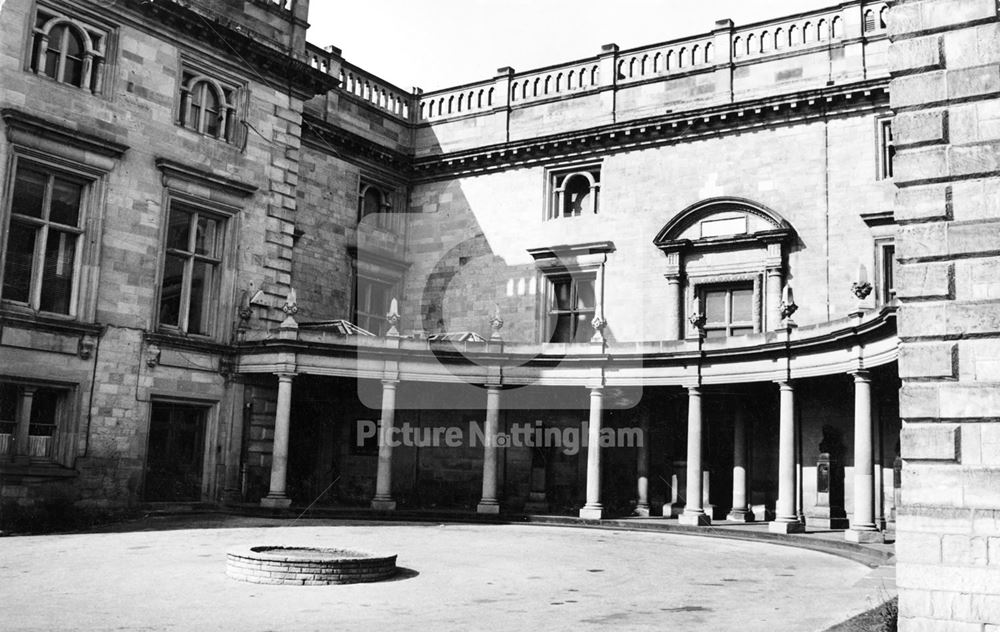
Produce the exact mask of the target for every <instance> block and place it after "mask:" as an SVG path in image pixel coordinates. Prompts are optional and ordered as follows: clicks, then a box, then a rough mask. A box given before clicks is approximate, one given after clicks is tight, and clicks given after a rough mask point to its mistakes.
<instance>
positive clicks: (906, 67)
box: [888, 35, 944, 72]
mask: <svg viewBox="0 0 1000 632" xmlns="http://www.w3.org/2000/svg"><path fill="white" fill-rule="evenodd" d="M888 59H889V72H913V71H915V70H937V69H940V68H944V55H943V45H942V41H941V36H940V35H930V36H928V37H915V38H913V39H908V40H902V41H900V42H897V43H896V45H894V46H892V47H891V48H890V49H889V55H888Z"/></svg>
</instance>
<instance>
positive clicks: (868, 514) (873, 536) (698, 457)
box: [261, 370, 881, 542]
mask: <svg viewBox="0 0 1000 632" xmlns="http://www.w3.org/2000/svg"><path fill="white" fill-rule="evenodd" d="M851 375H852V376H853V378H854V512H853V515H852V519H851V523H850V529H848V531H847V532H846V536H845V537H846V538H847V539H848V540H850V541H853V542H868V541H875V540H877V539H879V538H880V537H881V534H880V532H879V531H878V526H877V525H876V522H875V497H876V495H875V481H876V477H875V461H874V457H873V432H874V426H873V423H872V388H871V374H870V373H869V372H868V371H866V370H857V371H853V372H852V373H851ZM293 377H294V376H293V375H291V374H286V373H280V374H277V378H278V402H277V412H276V415H275V428H274V446H273V454H272V461H271V479H270V489H269V492H268V494H267V496H266V497H265V498H263V499H262V500H261V504H262V505H264V506H269V507H287V506H288V505H289V504H290V502H291V501H290V500H289V498H288V496H287V494H286V488H285V485H286V478H287V469H288V436H289V423H290V419H291V414H290V413H291V401H292V397H291V396H292V380H293ZM775 384H776V386H777V389H778V401H779V413H778V497H777V502H776V504H775V517H774V520H773V521H771V522H770V524H769V527H768V528H769V530H770V531H772V532H775V533H796V532H801V531H803V529H804V526H805V525H804V524H803V522H802V518H801V516H800V514H799V513H798V502H797V500H798V498H797V494H798V491H797V490H798V484H797V480H796V476H797V471H798V466H797V462H796V454H797V450H796V433H797V428H796V425H797V421H796V414H795V411H796V408H795V384H794V382H793V381H792V380H780V381H777V382H776V383H775ZM397 386H398V381H396V380H383V381H382V411H381V422H380V430H381V432H383V433H386V432H389V433H391V432H392V428H393V424H394V419H395V410H396V389H397ZM485 390H486V425H485V436H486V442H485V444H484V446H483V475H482V481H483V485H482V496H481V500H480V502H479V504H478V506H477V511H478V512H480V513H499V511H500V499H499V498H498V493H497V479H498V477H497V467H498V452H497V451H498V446H497V445H496V442H495V441H494V440H493V439H494V438H495V437H496V436H497V432H498V430H499V415H500V410H501V393H502V388H501V387H500V386H499V385H487V386H486V389H485ZM588 390H589V395H590V408H589V427H588V432H589V436H588V439H589V444H588V446H589V447H588V448H587V450H586V452H587V485H586V502H585V504H584V506H583V508H581V509H580V517H581V518H586V519H594V520H599V519H601V518H602V517H603V514H604V508H603V505H602V504H601V449H600V445H601V440H600V437H601V428H602V420H603V411H604V387H603V385H594V386H590V387H588ZM687 398H688V406H687V411H688V414H687V481H686V498H685V506H684V510H683V512H682V513H681V514H680V516H679V517H678V521H679V523H680V524H683V525H690V526H703V525H709V524H711V522H712V517H711V516H710V515H708V514H707V513H706V511H705V507H704V502H705V494H704V487H703V486H704V478H703V475H702V474H703V466H702V459H703V453H704V440H703V414H702V398H703V393H702V388H701V387H700V386H689V387H688V388H687ZM640 421H641V423H642V424H643V427H644V430H646V429H648V425H649V421H648V416H647V415H645V414H644V415H643V417H642V418H641V419H640ZM383 436H388V435H383ZM746 444H747V429H746V419H745V417H744V414H743V411H742V410H741V409H740V408H739V407H737V408H736V409H735V411H734V423H733V471H732V476H733V493H732V508H731V510H730V512H729V514H728V516H727V519H728V520H732V521H740V522H746V521H751V520H753V514H752V512H751V509H750V506H749V504H748V490H747V473H746V468H747V452H746ZM647 449H648V447H643V448H641V449H640V452H639V454H640V456H639V460H638V463H637V465H638V467H637V471H638V481H637V490H636V492H637V499H638V500H637V506H638V509H639V513H640V514H642V513H643V510H645V512H646V514H647V515H648V507H649V500H648V476H649V472H648V468H649V460H648V459H649V456H648V454H647V453H644V452H645V450H647ZM371 507H372V509H374V510H378V511H393V510H395V508H396V503H395V500H394V499H393V496H392V442H391V441H380V442H379V453H378V472H377V474H376V486H375V496H374V498H373V499H372V501H371Z"/></svg>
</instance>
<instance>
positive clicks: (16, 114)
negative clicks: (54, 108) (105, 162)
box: [0, 108, 128, 158]
mask: <svg viewBox="0 0 1000 632" xmlns="http://www.w3.org/2000/svg"><path fill="white" fill-rule="evenodd" d="M0 117H2V118H3V122H4V123H6V125H7V136H8V138H9V139H10V140H11V141H15V140H16V139H15V138H13V134H14V132H25V133H27V134H29V135H30V136H32V137H36V138H44V139H47V140H50V141H53V142H55V143H58V144H60V145H64V146H69V147H75V148H77V149H81V150H83V151H86V152H90V153H94V154H97V155H99V156H105V157H107V158H121V157H122V155H123V154H124V153H125V152H126V151H128V145H125V144H123V143H119V142H117V141H114V140H111V139H110V138H105V137H102V136H98V135H96V134H91V133H89V132H84V131H80V130H76V129H72V128H69V127H66V126H65V125H62V124H60V123H57V122H55V121H50V120H48V119H44V118H42V117H40V116H35V115H34V114H28V113H27V112H23V111H21V110H17V109H14V108H3V109H2V110H0Z"/></svg>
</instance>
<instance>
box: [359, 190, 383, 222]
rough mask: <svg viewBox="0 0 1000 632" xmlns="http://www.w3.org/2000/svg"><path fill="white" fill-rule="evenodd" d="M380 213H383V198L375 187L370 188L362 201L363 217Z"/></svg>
mask: <svg viewBox="0 0 1000 632" xmlns="http://www.w3.org/2000/svg"><path fill="white" fill-rule="evenodd" d="M380 212H382V196H381V195H379V192H378V189H376V188H375V187H368V189H367V190H366V191H365V196H364V198H363V199H362V201H361V217H365V216H366V215H371V214H373V213H380Z"/></svg>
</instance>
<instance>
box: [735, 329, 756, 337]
mask: <svg viewBox="0 0 1000 632" xmlns="http://www.w3.org/2000/svg"><path fill="white" fill-rule="evenodd" d="M732 331H733V335H734V336H746V335H749V334H752V333H753V327H733V330H732Z"/></svg>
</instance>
